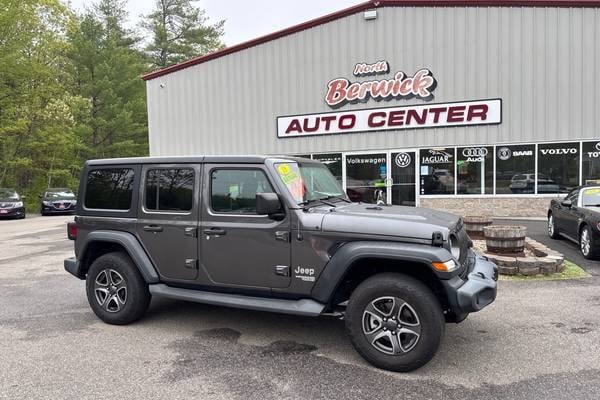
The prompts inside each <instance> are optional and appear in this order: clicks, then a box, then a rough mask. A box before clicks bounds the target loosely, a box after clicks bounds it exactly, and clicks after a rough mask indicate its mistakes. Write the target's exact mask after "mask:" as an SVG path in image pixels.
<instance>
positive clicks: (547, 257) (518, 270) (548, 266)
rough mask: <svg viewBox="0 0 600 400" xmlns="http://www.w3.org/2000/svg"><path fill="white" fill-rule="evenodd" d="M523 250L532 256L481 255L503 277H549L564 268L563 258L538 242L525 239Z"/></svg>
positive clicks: (485, 253) (486, 253)
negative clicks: (492, 264)
mask: <svg viewBox="0 0 600 400" xmlns="http://www.w3.org/2000/svg"><path fill="white" fill-rule="evenodd" d="M525 248H526V249H527V250H528V251H529V253H530V254H533V255H532V256H525V255H524V254H518V255H506V254H496V253H492V252H489V251H487V252H484V253H483V255H484V256H486V257H487V258H489V259H490V260H491V261H493V262H494V263H496V265H498V269H499V272H500V273H501V274H503V275H516V274H520V275H538V274H544V275H549V274H553V273H556V272H561V271H562V270H563V269H564V268H565V267H564V260H565V258H564V256H563V255H562V254H561V253H559V252H557V251H554V250H551V249H549V248H548V247H546V246H544V245H543V244H541V243H540V242H536V241H535V240H533V239H531V238H526V239H525Z"/></svg>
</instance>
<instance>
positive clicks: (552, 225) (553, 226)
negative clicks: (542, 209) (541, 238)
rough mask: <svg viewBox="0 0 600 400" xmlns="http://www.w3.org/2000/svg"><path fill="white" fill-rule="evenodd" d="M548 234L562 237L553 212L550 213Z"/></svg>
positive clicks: (553, 237) (552, 236)
mask: <svg viewBox="0 0 600 400" xmlns="http://www.w3.org/2000/svg"><path fill="white" fill-rule="evenodd" d="M548 236H550V238H552V239H560V235H559V234H558V229H557V228H556V221H555V219H554V215H552V213H549V214H548Z"/></svg>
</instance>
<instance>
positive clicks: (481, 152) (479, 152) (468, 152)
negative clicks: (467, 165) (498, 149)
mask: <svg viewBox="0 0 600 400" xmlns="http://www.w3.org/2000/svg"><path fill="white" fill-rule="evenodd" d="M487 153H488V151H487V149H486V148H485V147H465V148H464V149H463V151H462V155H463V156H464V157H485V156H487Z"/></svg>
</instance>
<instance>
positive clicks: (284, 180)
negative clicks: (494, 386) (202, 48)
mask: <svg viewBox="0 0 600 400" xmlns="http://www.w3.org/2000/svg"><path fill="white" fill-rule="evenodd" d="M79 197H80V198H79V201H78V202H77V211H76V217H75V221H74V222H72V223H70V224H69V226H68V232H67V233H68V236H69V238H70V239H73V240H75V257H74V258H70V259H68V260H65V263H64V265H65V269H66V270H67V271H68V272H70V273H71V274H73V275H75V276H76V277H78V278H80V279H84V280H86V289H87V297H88V301H89V304H90V306H91V308H92V310H93V311H94V313H95V314H96V315H97V316H98V317H99V318H100V319H102V320H103V321H105V322H107V323H109V324H127V323H130V322H132V321H135V320H137V319H138V318H140V317H142V316H143V315H144V313H145V312H146V309H147V308H148V305H149V303H150V298H151V296H153V295H155V296H163V297H168V298H172V299H178V300H187V301H194V302H199V303H207V304H214V305H218V306H231V307H240V308H246V309H252V310H261V311H273V312H280V313H288V314H296V315H304V316H313V317H314V316H319V315H333V316H337V317H340V318H342V317H343V318H344V319H345V324H346V328H347V331H348V334H349V336H350V339H351V341H352V344H353V345H354V347H355V348H356V350H357V351H358V352H359V353H360V354H361V355H362V356H363V357H364V358H365V359H366V360H367V361H368V362H370V363H372V364H373V365H375V366H377V367H380V368H384V369H387V370H392V371H411V370H414V369H416V368H419V367H420V366H422V365H424V364H426V363H427V362H428V361H429V360H430V359H431V358H432V357H433V355H434V354H435V352H436V350H437V348H438V345H439V343H440V340H441V337H442V334H443V332H444V324H445V322H460V321H462V320H463V319H464V318H465V317H466V316H467V314H468V313H471V312H474V311H479V310H481V309H482V308H484V307H485V306H487V305H488V304H490V303H492V302H493V301H494V299H495V297H496V280H497V268H496V266H495V265H494V264H493V263H491V262H489V261H488V260H487V259H485V258H482V257H480V256H478V255H477V254H475V253H474V252H473V250H472V249H471V245H472V242H471V240H470V239H469V237H468V236H467V234H466V232H465V228H464V226H463V223H462V221H461V219H460V218H459V217H456V216H454V215H451V214H447V213H443V212H438V211H433V210H428V209H423V208H411V207H401V206H387V205H373V204H362V203H352V202H351V201H350V200H349V199H348V197H347V196H346V194H345V193H344V191H343V189H342V188H341V186H340V184H339V183H338V181H337V180H336V179H335V177H334V176H333V175H332V174H331V173H330V172H329V170H328V169H327V168H326V167H325V166H324V165H323V164H321V163H319V162H317V161H313V160H308V159H303V158H294V157H262V156H222V157H216V156H205V157H169V158H164V157H158V158H156V157H148V158H130V159H109V160H94V161H89V162H87V163H86V165H85V168H84V170H83V173H82V178H81V184H80V188H79Z"/></svg>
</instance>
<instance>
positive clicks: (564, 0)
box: [142, 0, 600, 81]
mask: <svg viewBox="0 0 600 400" xmlns="http://www.w3.org/2000/svg"><path fill="white" fill-rule="evenodd" d="M389 6H395V7H571V8H581V7H594V8H600V1H597V0H570V1H569V0H554V1H552V0H521V1H518V0H379V1H377V0H370V1H367V2H366V3H361V4H358V5H356V6H353V7H349V8H345V9H343V10H340V11H336V12H334V13H331V14H327V15H324V16H322V17H319V18H316V19H313V20H310V21H307V22H303V23H301V24H298V25H294V26H291V27H289V28H286V29H282V30H280V31H277V32H273V33H270V34H268V35H265V36H261V37H259V38H256V39H252V40H249V41H247V42H243V43H240V44H237V45H235V46H231V47H226V48H224V49H222V50H218V51H215V52H213V53H209V54H206V55H203V56H199V57H194V58H192V59H190V60H187V61H184V62H182V63H179V64H175V65H171V66H169V67H166V68H163V69H159V70H156V71H153V72H149V73H147V74H145V75H142V79H143V80H145V81H147V80H150V79H154V78H158V77H159V76H163V75H167V74H170V73H172V72H175V71H179V70H181V69H184V68H188V67H191V66H193V65H197V64H202V63H204V62H206V61H210V60H213V59H215V58H219V57H223V56H226V55H228V54H231V53H235V52H238V51H241V50H245V49H248V48H250V47H254V46H258V45H259V44H263V43H266V42H270V41H271V40H275V39H279V38H281V37H284V36H287V35H291V34H293V33H297V32H301V31H303V30H306V29H310V28H313V27H315V26H318V25H322V24H325V23H327V22H331V21H334V20H336V19H340V18H344V17H347V16H349V15H352V14H356V13H358V12H361V11H364V10H368V9H372V8H378V7H389Z"/></svg>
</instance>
